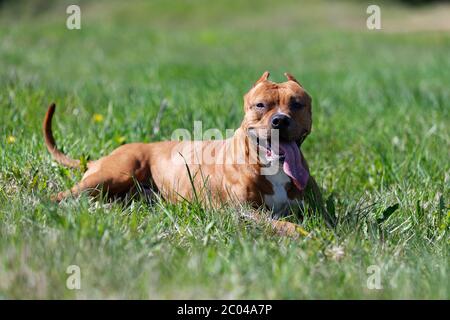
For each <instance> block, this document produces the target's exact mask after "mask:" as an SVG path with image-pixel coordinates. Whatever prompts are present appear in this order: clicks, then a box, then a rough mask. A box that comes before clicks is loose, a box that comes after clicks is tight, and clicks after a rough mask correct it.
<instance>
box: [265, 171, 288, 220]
mask: <svg viewBox="0 0 450 320" xmlns="http://www.w3.org/2000/svg"><path fill="white" fill-rule="evenodd" d="M266 179H267V180H269V182H270V183H271V184H272V189H273V194H266V195H264V202H265V203H266V205H267V207H269V209H272V211H273V213H274V214H282V213H283V211H284V210H286V209H287V208H288V206H289V203H290V202H291V201H290V200H289V198H288V196H287V192H286V184H287V183H288V182H290V181H291V179H290V178H289V176H288V175H286V173H284V171H283V169H281V168H280V170H278V172H277V174H275V175H267V176H266Z"/></svg>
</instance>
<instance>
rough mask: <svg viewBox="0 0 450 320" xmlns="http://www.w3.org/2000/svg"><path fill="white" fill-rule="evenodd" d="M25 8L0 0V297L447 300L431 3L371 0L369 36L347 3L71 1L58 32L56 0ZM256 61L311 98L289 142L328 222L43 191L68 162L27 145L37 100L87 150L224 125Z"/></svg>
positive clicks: (446, 11)
mask: <svg viewBox="0 0 450 320" xmlns="http://www.w3.org/2000/svg"><path fill="white" fill-rule="evenodd" d="M36 3H38V4H40V5H37V4H35V5H31V4H30V3H28V4H26V3H23V2H21V3H18V4H15V5H12V4H11V3H8V2H6V3H5V4H4V5H3V7H0V8H1V9H0V163H1V165H0V298H39V299H44V298H51V299H56V298H63V299H71V298H77V299H85V298H93V299H98V298H108V299H114V298H127V299H129V298H139V299H140V298H144V299H156V298H159V299H161V298H162V299H165V298H194V299H198V298H225V299H229V298H251V299H254V298H269V299H272V298H274V299H275V298H276V299H283V298H287V299H314V298H320V299H328V298H330V299H345V298H354V299H404V298H416V299H426V298H433V299H449V298H450V278H449V275H448V273H449V265H450V263H449V262H450V261H449V245H450V240H449V227H450V211H449V202H448V200H449V197H450V193H449V181H450V166H449V163H450V162H449V156H450V153H449V150H450V148H449V147H450V132H449V131H450V130H449V128H450V114H449V110H450V102H449V101H450V89H449V84H450V72H449V70H450V54H449V53H450V32H449V30H450V28H448V27H449V26H448V23H447V22H448V21H450V6H448V5H435V6H432V7H428V6H425V7H408V6H403V5H402V4H399V3H391V2H387V1H386V2H381V5H380V6H381V10H382V19H383V20H382V26H383V29H382V30H380V31H376V30H375V31H370V30H368V29H367V28H366V24H365V22H366V18H367V16H368V15H367V14H366V8H367V5H368V4H367V3H365V2H364V1H350V2H339V3H337V2H333V1H303V2H300V1H293V0H292V1H283V2H277V5H276V6H275V5H273V2H270V1H266V0H264V1H248V2H241V1H237V0H232V1H205V0H200V1H191V2H182V1H170V2H168V1H151V2H144V1H133V2H131V3H130V4H128V5H125V4H123V3H121V2H120V1H96V2H95V3H94V2H93V1H92V2H89V1H80V2H79V3H80V7H81V12H82V16H81V17H82V20H81V21H82V22H81V23H82V24H81V26H82V28H81V30H68V29H67V28H66V18H67V16H68V15H67V14H66V11H65V10H66V6H67V4H68V3H66V2H64V1H62V2H55V1H53V2H49V4H48V5H45V4H44V2H43V1H37V2H36ZM446 21H447V22H446ZM265 70H269V71H270V72H271V79H273V80H275V81H284V78H283V72H285V71H288V72H291V73H292V74H294V75H295V76H296V77H297V79H298V80H299V81H300V82H301V83H302V84H303V86H304V87H305V88H306V89H307V91H308V92H309V93H310V94H311V96H312V97H313V132H312V134H311V135H310V136H309V138H308V139H307V140H306V142H305V143H304V145H303V152H304V154H305V156H306V158H307V159H308V161H309V165H310V167H311V171H312V174H313V175H314V176H315V177H316V180H317V181H318V182H319V184H320V186H321V187H322V188H323V190H324V195H325V197H326V199H327V205H328V208H329V209H330V211H331V212H333V213H334V214H335V215H336V217H337V218H338V224H337V226H336V228H335V229H329V228H328V227H327V226H326V225H325V224H324V223H323V221H322V220H321V219H319V218H317V217H315V216H310V215H306V216H305V218H304V220H303V222H302V226H303V228H304V229H306V230H307V231H308V232H310V235H309V236H308V237H301V238H300V239H296V240H294V239H290V238H286V237H280V236H277V235H275V234H274V233H273V232H271V231H270V230H269V229H268V228H267V226H265V225H263V224H257V223H253V222H246V221H243V220H242V219H240V218H239V214H238V213H237V212H236V210H234V209H232V208H229V207H223V208H221V209H211V208H208V207H207V206H205V205H204V204H202V203H188V202H184V203H180V204H177V205H171V204H168V203H165V202H164V201H158V202H157V203H155V204H153V205H149V204H148V203H147V202H145V201H143V200H135V201H133V202H132V203H131V204H129V205H125V204H124V203H121V202H113V203H109V202H94V201H91V200H90V199H89V198H88V197H86V196H83V197H81V198H80V199H69V200H68V201H65V202H63V203H61V204H60V205H58V204H55V203H52V202H51V201H50V196H51V195H52V194H53V193H55V192H57V191H60V190H62V189H65V188H67V187H69V186H71V185H72V184H73V183H74V182H75V181H77V180H78V179H79V178H80V177H81V175H82V172H81V171H78V170H69V169H66V168H63V167H61V166H59V165H57V164H56V163H55V162H54V161H53V160H52V159H51V157H50V155H49V153H48V152H47V151H46V149H45V147H44V143H43V137H42V133H41V123H42V119H43V116H44V114H45V111H46V108H47V106H48V105H49V103H51V102H53V101H55V102H56V104H57V107H58V108H57V112H56V117H55V120H54V130H55V135H56V140H57V142H58V144H59V145H60V146H61V147H62V148H63V150H64V151H65V152H67V153H68V154H70V155H71V156H72V157H75V158H78V159H80V158H83V159H85V158H90V159H95V158H98V157H100V156H101V155H104V154H106V153H108V152H110V151H112V150H113V149H114V148H115V147H117V146H119V145H120V144H123V143H125V142H132V141H147V142H149V141H157V140H161V139H170V137H171V134H172V132H173V130H175V129H177V128H187V129H189V130H191V129H192V128H193V125H194V121H196V120H201V121H202V125H203V128H204V129H208V128H219V129H220V130H221V131H222V132H225V130H226V129H233V128H237V127H238V126H239V125H240V121H241V119H242V116H243V109H242V96H243V94H244V93H245V92H246V91H247V90H248V89H249V88H250V87H251V85H252V84H253V82H254V81H255V80H256V79H257V78H258V77H259V76H260V75H261V74H262V72H263V71H265ZM163 101H166V102H167V105H168V107H167V110H166V111H165V112H164V114H163V115H162V118H161V126H160V127H161V130H159V131H158V132H156V133H155V134H153V126H154V122H155V118H156V117H157V114H158V110H159V108H160V104H161V103H163ZM292 219H294V218H292ZM70 265H76V266H79V268H80V272H81V289H80V290H69V289H68V288H67V287H66V280H67V278H68V277H69V274H67V273H66V271H67V268H68V267H69V266H70ZM374 272H375V273H374ZM378 275H379V279H380V284H381V286H382V288H379V287H378V289H376V288H375V289H374V288H373V286H371V285H370V284H371V283H372V284H373V283H376V281H375V282H373V279H374V278H373V277H371V276H378ZM368 281H369V285H368Z"/></svg>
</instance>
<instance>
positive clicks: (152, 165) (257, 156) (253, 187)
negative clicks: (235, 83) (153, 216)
mask: <svg viewBox="0 0 450 320" xmlns="http://www.w3.org/2000/svg"><path fill="white" fill-rule="evenodd" d="M285 76H286V77H287V80H288V81H286V82H283V83H274V82H271V81H269V80H268V77H269V73H268V72H265V73H264V74H263V75H262V76H261V78H260V79H259V80H258V81H257V82H256V83H255V84H254V86H253V87H252V88H251V89H250V91H249V92H248V93H247V94H246V95H245V96H244V111H245V117H244V120H243V121H242V124H241V126H240V128H239V129H237V130H236V131H235V133H234V135H233V136H232V137H231V138H229V139H226V140H210V141H163V142H155V143H130V144H125V145H123V146H120V147H119V148H117V149H116V150H114V151H113V152H112V153H111V154H110V155H108V156H105V157H103V158H100V159H98V160H95V161H90V162H88V164H87V168H88V170H87V171H86V173H85V174H84V176H83V178H82V179H81V181H80V182H79V183H78V184H76V185H75V186H74V187H73V188H72V189H70V190H67V191H63V192H60V193H58V194H57V195H55V196H54V200H56V201H61V200H63V199H64V198H66V197H68V196H76V195H79V194H80V193H81V192H87V193H88V194H90V195H92V196H95V195H98V194H99V193H101V192H102V191H103V192H107V194H108V196H121V195H125V194H129V193H130V192H135V191H136V190H137V188H136V186H137V185H140V186H142V187H144V188H150V189H151V190H152V191H155V192H159V194H161V196H162V197H163V198H165V199H167V200H168V201H172V202H175V201H178V200H180V199H188V200H191V199H197V200H198V198H199V197H200V198H204V197H209V199H210V200H211V199H212V202H213V203H216V204H219V203H225V202H231V203H237V202H238V203H249V204H251V205H252V206H254V207H255V208H262V207H266V208H268V209H270V210H272V212H273V215H272V216H273V218H275V219H277V218H280V217H282V216H286V215H288V214H290V213H292V212H294V211H295V209H298V208H301V207H302V206H303V200H306V201H307V202H308V208H310V209H312V210H314V211H319V212H321V213H322V214H324V215H325V218H326V221H327V222H329V223H332V217H331V216H329V215H328V214H327V212H326V210H325V208H324V206H323V202H322V198H321V194H320V190H319V188H318V186H317V184H316V182H315V181H314V179H313V177H311V175H310V174H309V169H308V165H307V163H306V161H305V158H304V157H303V154H302V152H301V151H300V146H301V144H302V142H303V141H304V139H305V138H306V136H307V135H308V134H309V133H310V132H311V124H312V118H311V97H310V96H309V95H308V93H306V91H305V90H304V89H303V87H302V86H301V85H300V83H299V82H298V81H297V80H296V79H295V78H294V77H293V76H292V75H290V74H288V73H286V74H285ZM54 112H55V105H54V104H52V105H51V106H50V107H49V109H48V111H47V114H46V116H45V119H44V124H43V127H44V136H45V143H46V145H47V148H48V150H49V151H50V153H51V154H52V155H53V157H54V158H55V159H56V161H58V162H59V163H61V164H62V165H65V166H67V167H71V168H76V167H80V161H79V160H74V159H70V158H69V157H68V156H66V155H65V154H63V153H62V152H61V151H60V150H58V148H57V146H56V143H55V140H54V138H53V135H52V129H51V121H52V117H53V114H54ZM250 216H251V217H252V218H256V219H257V220H259V219H262V215H259V214H258V213H257V210H255V211H254V212H253V213H252V214H251V215H250ZM269 222H270V224H271V225H272V226H273V227H274V228H275V229H276V230H277V231H280V232H281V233H285V234H290V235H293V234H298V233H297V231H299V230H301V229H300V228H299V227H298V226H297V225H295V224H293V223H290V222H286V221H279V220H272V219H270V220H269Z"/></svg>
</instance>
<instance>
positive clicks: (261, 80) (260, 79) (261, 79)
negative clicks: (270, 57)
mask: <svg viewBox="0 0 450 320" xmlns="http://www.w3.org/2000/svg"><path fill="white" fill-rule="evenodd" d="M269 76H270V73H269V71H266V72H264V73H263V74H262V76H261V77H260V78H259V79H258V81H256V82H255V84H254V85H253V86H254V87H256V85H257V84H259V83H261V82H263V81H266V80H267V79H269Z"/></svg>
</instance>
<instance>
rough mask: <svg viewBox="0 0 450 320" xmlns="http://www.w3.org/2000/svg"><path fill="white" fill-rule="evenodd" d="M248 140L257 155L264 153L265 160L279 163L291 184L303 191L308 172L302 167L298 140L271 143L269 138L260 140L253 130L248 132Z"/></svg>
mask: <svg viewBox="0 0 450 320" xmlns="http://www.w3.org/2000/svg"><path fill="white" fill-rule="evenodd" d="M248 134H249V137H250V140H253V142H254V143H255V144H256V146H257V147H258V149H259V150H258V151H259V154H261V152H262V153H264V154H265V158H266V159H267V160H268V161H270V162H271V163H274V162H277V161H278V163H280V165H282V167H283V171H284V172H285V173H286V174H287V175H288V176H289V177H291V178H292V181H293V183H294V184H295V186H296V187H297V188H298V189H299V190H304V189H305V187H306V184H307V182H308V179H309V172H308V170H307V169H306V167H305V165H304V160H303V157H302V154H301V152H300V145H301V142H303V140H304V137H303V138H302V141H301V142H300V143H299V141H298V140H284V139H280V140H279V141H272V139H270V138H260V137H259V135H257V134H256V131H255V130H252V129H250V130H248Z"/></svg>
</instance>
